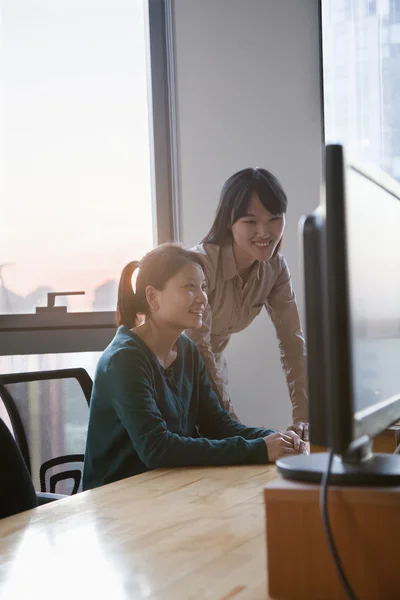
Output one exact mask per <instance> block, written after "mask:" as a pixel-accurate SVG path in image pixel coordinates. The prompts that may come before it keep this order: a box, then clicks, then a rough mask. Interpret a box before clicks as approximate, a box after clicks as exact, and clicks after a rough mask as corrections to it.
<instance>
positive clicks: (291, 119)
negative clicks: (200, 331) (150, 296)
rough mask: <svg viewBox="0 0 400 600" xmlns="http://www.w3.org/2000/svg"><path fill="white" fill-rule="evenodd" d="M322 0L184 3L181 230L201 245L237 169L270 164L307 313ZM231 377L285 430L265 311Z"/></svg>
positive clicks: (257, 412) (239, 337)
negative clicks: (306, 251)
mask: <svg viewBox="0 0 400 600" xmlns="http://www.w3.org/2000/svg"><path fill="white" fill-rule="evenodd" d="M318 4H319V3H318V1H317V0H279V1H277V0H201V1H200V0H175V1H174V27H175V51H176V91H177V117H178V156H179V176H180V181H179V186H180V198H181V235H182V240H183V242H184V243H185V244H186V245H188V246H191V245H194V244H195V243H197V242H199V240H200V239H201V238H202V237H203V236H204V234H205V233H206V231H207V230H208V228H209V226H210V224H211V221H212V219H213V216H214V213H215V209H216V205H217V201H218V195H219V191H220V189H221V186H222V184H223V183H224V181H225V180H226V179H227V178H228V177H229V176H230V175H231V174H232V173H234V172H235V171H237V170H239V169H242V168H244V167H248V166H263V167H265V168H267V169H269V170H271V171H272V172H273V173H274V174H276V175H277V176H278V177H279V179H280V180H281V182H282V184H283V186H284V188H285V190H286V192H287V194H288V198H289V212H288V219H287V229H286V233H285V241H284V254H285V256H286V258H287V260H288V263H289V266H290V269H291V272H292V277H293V282H294V286H295V289H296V293H297V296H298V299H299V304H300V308H301V310H302V305H303V302H302V278H301V272H300V264H299V256H300V255H299V244H298V221H299V218H300V217H301V215H303V214H305V213H307V212H309V211H311V210H312V209H313V208H314V207H315V206H316V205H317V204H318V202H319V186H320V163H321V109H320V70H319V69H320V65H319V56H320V50H319V18H318ZM227 358H228V366H229V369H230V384H231V389H232V397H233V401H234V405H235V406H236V408H237V411H238V414H239V416H240V417H241V418H242V419H243V420H244V421H246V422H248V423H249V424H250V423H251V424H260V425H261V424H265V425H268V426H272V427H285V426H287V425H288V424H289V423H290V422H291V405H290V403H289V396H288V392H287V389H286V383H285V380H284V377H283V374H282V371H281V367H280V362H279V352H278V345H277V343H276V339H275V334H274V330H273V327H272V326H271V324H270V322H269V319H268V317H267V315H266V313H265V314H262V315H261V316H259V317H258V318H257V319H256V321H255V322H253V324H252V326H251V327H250V328H249V329H247V330H246V331H244V332H242V333H240V334H236V335H235V336H233V338H232V339H231V342H230V344H229V347H228V350H227Z"/></svg>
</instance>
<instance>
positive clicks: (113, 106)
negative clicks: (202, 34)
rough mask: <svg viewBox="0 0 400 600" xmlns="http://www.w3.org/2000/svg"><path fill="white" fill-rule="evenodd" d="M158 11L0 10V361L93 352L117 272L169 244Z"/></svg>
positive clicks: (104, 0)
mask: <svg viewBox="0 0 400 600" xmlns="http://www.w3.org/2000/svg"><path fill="white" fill-rule="evenodd" d="M167 5H168V2H166V3H165V2H163V1H160V2H150V4H149V3H148V2H144V1H143V0H4V3H3V18H2V23H1V40H2V42H1V44H2V47H1V55H2V71H1V80H0V85H1V104H2V111H1V114H2V117H1V119H2V120H1V157H0V194H1V198H2V200H1V205H0V222H1V232H0V346H1V347H0V353H1V354H14V353H16V354H18V353H19V352H23V353H24V354H27V353H31V354H36V353H37V352H47V353H51V352H58V351H98V350H101V349H102V348H104V345H105V344H106V342H107V340H108V338H109V337H110V336H112V335H113V326H114V311H115V306H116V294H117V285H118V278H119V275H120V272H121V270H122V267H123V266H124V265H125V264H126V263H127V262H129V261H130V260H133V259H140V258H141V257H142V256H143V255H144V254H145V253H146V252H147V251H149V250H150V249H151V248H152V247H154V245H155V244H157V243H158V242H161V241H166V240H167V239H172V238H174V237H177V233H176V226H175V228H174V223H173V215H172V213H173V192H172V185H171V181H172V174H171V164H172V161H171V139H170V138H171V135H170V131H171V127H170V123H169V114H170V106H171V105H172V99H171V98H172V97H171V92H170V87H169V86H168V76H169V75H168V68H167V67H168V64H169V63H168V60H169V57H168V30H167V26H168V18H167V17H168V15H167V13H166V6H167ZM150 66H151V69H150ZM174 200H175V199H174ZM175 225H176V224H175ZM63 292H64V293H65V292H74V294H72V295H67V296H60V297H59V296H58V294H60V293H61V294H62V293H63ZM49 293H50V296H49ZM51 294H53V296H52V295H51ZM61 307H64V308H61ZM37 309H39V310H37ZM71 328H72V330H71ZM38 330H43V331H46V334H45V337H43V336H42V337H41V341H40V340H39V341H38V339H37V337H38V336H37V333H35V338H36V339H35V340H33V338H32V342H29V343H28V342H27V338H26V336H25V335H24V336H22V337H21V336H19V337H18V334H21V333H22V332H25V333H26V332H29V331H35V332H37V331H38ZM56 331H59V332H60V331H62V332H63V335H62V339H61V337H60V335H59V334H57V333H56ZM68 331H69V339H68ZM9 332H14V334H15V335H13V336H12V337H11V338H10V337H9V336H6V335H5V334H7V333H9ZM51 332H53V333H54V335H53V336H52V335H51ZM26 343H28V346H29V347H25V344H26ZM22 346H24V347H22Z"/></svg>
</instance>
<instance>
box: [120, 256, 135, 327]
mask: <svg viewBox="0 0 400 600" xmlns="http://www.w3.org/2000/svg"><path fill="white" fill-rule="evenodd" d="M138 266H139V262H138V261H137V260H133V261H132V262H130V263H128V264H127V265H126V266H125V267H124V268H123V270H122V273H121V278H120V280H119V285H118V300H117V312H116V315H115V321H116V324H117V326H118V327H119V326H120V325H125V326H126V327H129V329H131V328H132V327H135V325H136V316H137V314H138V312H140V311H139V306H138V298H137V295H136V294H135V293H134V291H133V288H132V275H133V273H134V272H135V270H136V269H137V268H138Z"/></svg>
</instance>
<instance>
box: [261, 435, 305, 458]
mask: <svg viewBox="0 0 400 600" xmlns="http://www.w3.org/2000/svg"><path fill="white" fill-rule="evenodd" d="M264 442H265V443H266V445H267V449H268V460H269V462H275V461H276V460H278V458H282V457H283V456H288V455H290V454H307V446H306V443H305V442H304V441H303V440H302V439H300V437H299V436H298V435H297V433H295V432H294V431H292V430H290V431H277V432H276V433H272V434H271V435H268V436H267V437H265V438H264Z"/></svg>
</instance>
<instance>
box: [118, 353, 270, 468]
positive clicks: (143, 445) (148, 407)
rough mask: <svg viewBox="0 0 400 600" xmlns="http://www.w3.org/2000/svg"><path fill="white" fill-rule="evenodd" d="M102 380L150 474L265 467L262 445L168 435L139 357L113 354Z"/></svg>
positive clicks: (149, 372) (235, 439)
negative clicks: (177, 469) (201, 468)
mask: <svg viewBox="0 0 400 600" xmlns="http://www.w3.org/2000/svg"><path fill="white" fill-rule="evenodd" d="M107 374H108V378H109V392H110V394H111V397H112V402H113V406H114V408H115V410H116V413H117V415H118V418H119V419H120V421H121V423H122V425H123V427H124V428H125V429H126V431H127V432H128V435H129V437H130V439H131V442H132V444H133V446H134V449H135V451H136V453H137V454H138V456H139V458H140V460H141V461H142V462H143V464H145V465H146V466H147V467H148V468H149V469H156V468H161V467H184V466H196V465H234V464H251V463H258V464H262V463H266V462H267V450H266V444H265V442H264V440H262V439H249V440H246V439H244V438H243V437H239V436H237V437H231V438H228V439H219V440H210V439H206V438H190V437H184V436H180V435H178V434H176V433H172V432H171V431H169V430H168V429H167V424H166V422H165V421H164V419H163V416H162V414H161V412H160V410H159V408H158V406H157V401H156V398H155V393H154V386H153V383H152V381H153V376H152V369H151V366H150V364H148V363H147V362H146V360H145V358H144V357H143V356H142V355H141V354H140V353H137V352H135V351H128V350H125V351H122V352H119V353H117V354H116V355H115V356H114V357H113V359H112V361H111V363H110V365H109V368H108V370H107ZM216 403H217V401H216Z"/></svg>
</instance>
